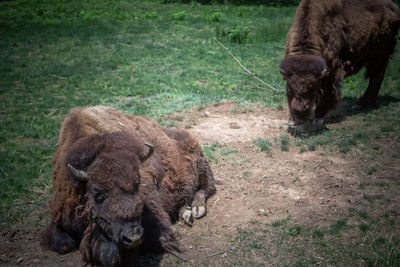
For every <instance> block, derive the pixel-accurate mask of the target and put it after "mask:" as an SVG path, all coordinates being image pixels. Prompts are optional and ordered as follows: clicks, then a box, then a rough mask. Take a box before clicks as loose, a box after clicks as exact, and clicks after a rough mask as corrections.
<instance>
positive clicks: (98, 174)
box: [65, 133, 154, 261]
mask: <svg viewBox="0 0 400 267" xmlns="http://www.w3.org/2000/svg"><path fill="white" fill-rule="evenodd" d="M153 151H154V147H153V146H152V145H149V144H145V143H144V142H143V141H140V140H138V139H136V138H134V137H133V136H131V135H128V134H124V133H111V134H103V135H92V136H87V137H84V138H81V139H80V140H79V141H77V142H76V143H75V144H74V145H73V146H72V147H71V148H70V150H69V152H68V155H67V158H66V163H65V164H66V166H67V168H68V173H69V176H70V179H71V181H72V182H73V183H74V184H75V185H76V186H78V187H80V188H81V189H82V191H83V192H84V198H83V200H82V201H81V202H83V203H82V204H83V205H84V206H85V211H87V214H89V215H88V216H87V217H88V220H89V223H90V224H94V225H95V228H96V229H97V230H95V231H94V232H95V235H100V236H99V237H94V238H95V239H96V240H98V242H102V241H101V240H105V241H106V242H103V243H105V244H108V245H104V244H102V245H99V247H102V248H103V249H102V250H104V251H100V252H92V254H100V255H101V254H102V253H108V252H107V250H110V249H111V248H117V250H119V249H121V248H123V249H131V248H134V247H136V246H137V245H138V244H140V243H141V241H142V237H143V226H142V224H141V219H142V218H141V216H142V212H143V206H144V200H143V197H141V195H140V194H139V186H140V167H141V164H142V163H143V162H144V161H145V160H146V159H148V158H149V157H150V156H151V154H152V153H153ZM92 234H93V233H92ZM99 240H100V241H99ZM98 242H97V243H98ZM110 260H111V261H114V260H113V259H110Z"/></svg>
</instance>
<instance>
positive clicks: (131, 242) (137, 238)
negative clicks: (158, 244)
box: [119, 225, 143, 248]
mask: <svg viewBox="0 0 400 267" xmlns="http://www.w3.org/2000/svg"><path fill="white" fill-rule="evenodd" d="M142 237H143V227H142V226H140V225H137V226H135V227H133V228H132V227H129V228H128V227H127V228H125V229H124V230H122V232H121V235H120V240H119V243H120V245H121V246H122V247H123V248H134V247H136V246H138V245H139V244H140V243H141V242H142Z"/></svg>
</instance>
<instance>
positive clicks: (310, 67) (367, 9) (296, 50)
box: [280, 0, 400, 125]
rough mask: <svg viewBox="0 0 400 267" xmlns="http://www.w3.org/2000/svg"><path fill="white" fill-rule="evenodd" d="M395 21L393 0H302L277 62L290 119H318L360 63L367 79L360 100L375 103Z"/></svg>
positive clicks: (398, 19) (398, 14) (399, 14)
mask: <svg viewBox="0 0 400 267" xmlns="http://www.w3.org/2000/svg"><path fill="white" fill-rule="evenodd" d="M399 26H400V11H399V8H398V7H397V6H396V5H395V4H394V3H393V2H392V1H391V0H303V1H302V2H301V3H300V5H299V7H298V9H297V11H296V16H295V20H294V24H293V26H292V28H291V29H290V31H289V32H288V35H287V42H286V52H285V58H284V59H283V61H282V63H281V65H280V71H281V74H282V75H283V78H284V79H285V80H286V82H287V88H286V95H287V101H288V105H289V111H290V114H291V121H293V122H294V124H295V125H304V124H306V123H308V122H310V121H311V122H316V121H317V122H322V120H323V118H324V116H325V115H326V114H327V113H328V112H329V111H330V110H332V109H334V108H335V107H336V106H337V104H338V103H339V101H340V99H341V83H342V82H343V80H344V78H345V77H346V76H350V75H353V74H355V73H357V72H358V71H359V70H360V69H361V68H363V67H366V69H367V71H366V77H367V78H369V80H370V81H369V86H368V88H367V90H366V91H365V93H364V95H363V96H362V97H361V98H360V100H359V102H358V106H360V107H371V106H375V105H376V104H377V101H378V93H379V89H380V86H381V84H382V81H383V78H384V74H385V70H386V67H387V65H388V62H389V60H390V58H391V56H392V54H393V52H394V50H395V47H396V42H397V40H396V35H397V32H398V29H399ZM314 106H315V109H314Z"/></svg>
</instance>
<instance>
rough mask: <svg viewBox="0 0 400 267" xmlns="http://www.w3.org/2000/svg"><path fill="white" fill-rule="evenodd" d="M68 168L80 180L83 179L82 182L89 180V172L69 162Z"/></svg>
mask: <svg viewBox="0 0 400 267" xmlns="http://www.w3.org/2000/svg"><path fill="white" fill-rule="evenodd" d="M68 169H69V170H70V171H71V173H72V175H73V176H74V177H75V178H76V179H78V180H79V181H82V182H87V181H89V175H88V174H87V172H85V171H81V170H77V169H75V168H74V167H72V165H71V164H68Z"/></svg>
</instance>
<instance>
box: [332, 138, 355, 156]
mask: <svg viewBox="0 0 400 267" xmlns="http://www.w3.org/2000/svg"><path fill="white" fill-rule="evenodd" d="M335 144H336V145H337V146H338V147H339V151H340V152H341V153H344V154H345V153H347V152H349V151H350V150H351V149H352V148H353V147H354V146H355V145H357V141H356V139H355V138H353V137H352V136H344V137H342V138H339V140H337V141H336V142H335Z"/></svg>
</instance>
